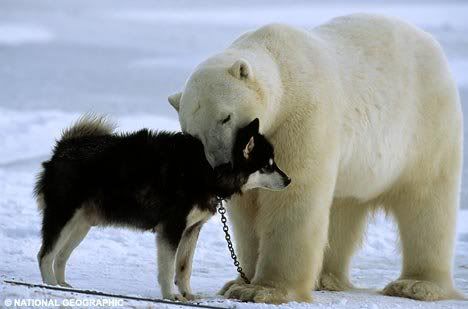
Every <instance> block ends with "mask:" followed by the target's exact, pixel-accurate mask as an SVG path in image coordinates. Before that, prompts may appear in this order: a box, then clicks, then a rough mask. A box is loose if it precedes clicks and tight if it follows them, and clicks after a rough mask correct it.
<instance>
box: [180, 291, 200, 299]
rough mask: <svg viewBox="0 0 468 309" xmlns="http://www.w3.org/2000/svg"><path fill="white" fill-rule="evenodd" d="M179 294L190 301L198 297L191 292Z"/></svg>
mask: <svg viewBox="0 0 468 309" xmlns="http://www.w3.org/2000/svg"><path fill="white" fill-rule="evenodd" d="M181 294H182V297H184V298H185V299H186V300H188V301H192V300H195V299H199V298H200V296H198V295H195V294H192V293H188V292H182V293H181Z"/></svg>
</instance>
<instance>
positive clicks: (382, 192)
mask: <svg viewBox="0 0 468 309" xmlns="http://www.w3.org/2000/svg"><path fill="white" fill-rule="evenodd" d="M169 102H170V103H171V104H172V106H173V107H174V108H175V109H176V110H177V111H178V113H179V120H180V124H181V128H182V130H183V131H185V132H188V133H190V134H193V135H195V136H197V137H199V138H200V139H201V140H202V141H203V144H204V146H205V154H206V156H207V159H208V160H209V162H210V164H211V165H212V166H213V167H216V166H219V165H222V164H225V163H229V162H230V161H231V156H230V153H231V148H232V144H233V137H234V134H235V132H236V130H237V129H238V128H240V127H242V126H244V125H246V124H247V123H248V122H249V121H251V120H252V119H254V118H260V124H261V132H262V133H263V134H265V135H266V136H267V137H268V138H269V139H270V140H271V141H272V142H273V144H274V145H275V149H276V156H277V161H278V164H280V165H281V166H283V167H284V168H285V171H286V172H287V173H288V174H289V175H290V176H291V178H292V183H291V185H290V187H289V188H288V189H287V190H285V191H283V192H271V191H267V190H263V189H262V190H253V191H252V192H250V193H246V194H243V195H242V196H239V197H237V198H234V199H233V200H232V201H231V204H232V205H230V207H229V214H230V219H231V220H232V223H233V227H234V233H235V234H234V236H235V240H236V242H237V251H238V255H239V257H240V262H241V265H242V267H243V268H244V270H245V273H246V275H247V277H249V278H250V280H251V281H252V283H251V284H250V285H247V284H245V283H243V282H242V280H240V279H239V278H238V279H235V280H233V281H230V282H228V283H227V284H226V285H225V286H224V288H223V289H222V290H221V293H222V294H224V295H225V296H226V297H229V298H236V299H241V300H245V301H255V302H266V303H283V302H289V301H301V302H309V301H312V292H311V291H312V290H313V289H314V288H318V289H322V290H332V291H341V290H346V289H350V288H352V287H353V286H352V284H351V282H350V280H349V265H350V260H351V257H352V255H353V252H354V251H355V250H356V248H357V247H358V246H359V244H360V242H361V238H362V236H363V230H364V228H365V223H366V218H367V217H368V214H369V213H370V212H372V211H373V210H374V209H376V208H378V207H382V208H384V209H385V210H386V211H387V212H389V213H391V214H392V215H393V216H394V217H395V219H396V222H397V223H398V227H399V234H400V238H401V244H402V251H403V252H402V253H403V266H402V271H401V276H400V277H399V278H398V279H396V280H395V281H393V282H391V283H388V285H387V286H386V287H385V288H384V290H383V293H384V294H386V295H393V296H403V297H408V298H413V299H419V300H438V299H446V298H454V297H458V296H459V294H458V293H457V291H456V289H455V288H454V285H453V280H452V263H453V261H452V260H453V255H454V238H455V225H456V213H457V208H458V204H459V190H460V182H461V166H462V113H461V106H460V102H459V96H458V93H457V88H456V85H455V82H454V80H453V78H452V76H451V73H450V71H449V68H448V64H447V61H446V59H445V57H444V54H443V52H442V50H441V47H440V46H439V44H438V43H437V42H436V41H435V40H434V39H433V38H432V37H431V36H430V35H429V34H427V33H425V32H423V31H421V30H419V29H417V28H415V27H413V26H411V25H409V24H407V23H405V22H403V21H400V20H397V19H394V18H388V17H383V16H375V15H368V14H355V15H350V16H344V17H338V18H335V19H333V20H331V21H329V22H328V23H326V24H324V25H321V26H319V27H317V28H314V29H312V30H311V31H304V30H301V29H297V28H294V27H290V26H287V25H282V24H271V25H267V26H264V27H261V28H259V29H258V30H255V31H251V32H248V33H245V34H244V35H242V36H241V37H239V38H238V39H237V40H236V41H235V42H234V43H233V44H232V45H231V46H230V47H228V48H227V49H226V50H225V51H223V52H221V53H220V54H217V55H214V56H212V57H210V58H208V59H207V60H206V61H204V62H203V63H201V64H200V65H199V66H198V67H197V68H196V69H195V71H194V72H193V73H192V74H191V76H190V77H189V79H188V81H187V82H186V85H185V87H184V89H183V91H182V92H181V93H177V94H174V95H172V96H170V97H169Z"/></svg>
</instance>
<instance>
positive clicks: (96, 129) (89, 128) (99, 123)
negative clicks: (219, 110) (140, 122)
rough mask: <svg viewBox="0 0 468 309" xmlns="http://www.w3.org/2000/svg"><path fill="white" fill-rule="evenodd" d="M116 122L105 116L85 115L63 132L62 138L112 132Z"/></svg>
mask: <svg viewBox="0 0 468 309" xmlns="http://www.w3.org/2000/svg"><path fill="white" fill-rule="evenodd" d="M114 130H115V124H114V123H112V122H111V121H109V120H108V119H106V117H104V116H97V115H89V114H88V115H83V116H81V117H80V118H79V119H78V120H77V121H76V122H75V123H74V124H73V125H72V126H71V127H69V128H67V129H65V130H64V131H63V133H62V140H65V139H70V138H75V137H83V136H99V135H108V134H112V133H113V132H114Z"/></svg>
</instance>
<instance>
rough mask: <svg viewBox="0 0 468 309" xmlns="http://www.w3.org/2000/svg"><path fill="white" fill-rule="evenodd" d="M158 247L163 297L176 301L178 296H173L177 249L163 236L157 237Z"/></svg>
mask: <svg viewBox="0 0 468 309" xmlns="http://www.w3.org/2000/svg"><path fill="white" fill-rule="evenodd" d="M156 245H157V248H158V249H157V253H158V283H159V286H160V287H161V293H162V296H163V298H167V299H176V298H177V296H176V295H174V294H172V282H173V278H174V261H175V254H176V249H175V248H173V247H172V246H171V244H169V243H168V242H167V240H166V239H165V238H164V237H162V236H161V234H158V235H157V236H156Z"/></svg>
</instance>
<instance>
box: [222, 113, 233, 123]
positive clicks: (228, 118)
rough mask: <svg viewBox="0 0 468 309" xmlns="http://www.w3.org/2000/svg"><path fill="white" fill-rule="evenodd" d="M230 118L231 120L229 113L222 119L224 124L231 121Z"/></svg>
mask: <svg viewBox="0 0 468 309" xmlns="http://www.w3.org/2000/svg"><path fill="white" fill-rule="evenodd" d="M229 120H231V115H228V116H227V117H226V118H224V119H223V120H221V123H222V124H226V123H228V122H229Z"/></svg>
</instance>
